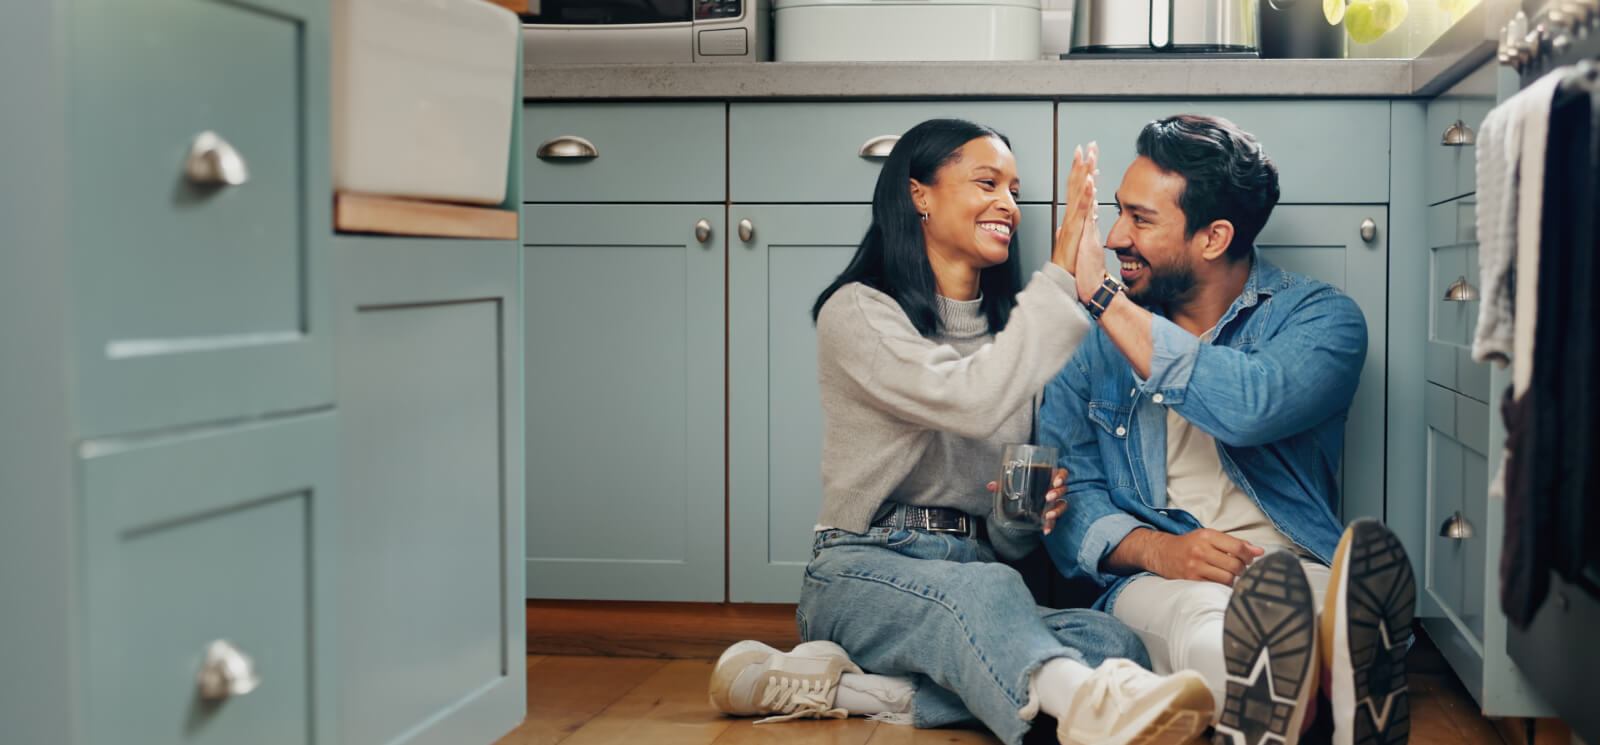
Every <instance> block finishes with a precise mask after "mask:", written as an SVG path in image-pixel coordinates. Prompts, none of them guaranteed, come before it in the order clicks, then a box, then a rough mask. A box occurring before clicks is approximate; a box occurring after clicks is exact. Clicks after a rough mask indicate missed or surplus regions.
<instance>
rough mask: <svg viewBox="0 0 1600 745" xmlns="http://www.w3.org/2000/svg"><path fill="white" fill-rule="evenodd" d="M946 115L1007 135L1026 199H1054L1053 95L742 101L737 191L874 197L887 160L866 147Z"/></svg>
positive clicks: (732, 176)
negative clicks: (978, 98) (1049, 99)
mask: <svg viewBox="0 0 1600 745" xmlns="http://www.w3.org/2000/svg"><path fill="white" fill-rule="evenodd" d="M939 117H954V118H958V119H968V120H970V121H974V122H977V123H979V124H983V125H985V126H988V127H993V128H994V129H995V130H996V131H998V132H1000V133H1001V134H1003V135H1005V136H1006V138H1007V139H1009V140H1010V141H1011V150H1012V152H1013V153H1015V154H1016V157H1017V175H1018V178H1019V179H1020V180H1021V181H1022V193H1021V197H1020V201H1023V202H1049V201H1050V200H1051V199H1053V198H1054V196H1055V187H1054V184H1053V183H1052V180H1053V174H1052V173H1051V170H1050V153H1051V149H1052V146H1051V139H1052V138H1051V128H1052V127H1053V126H1054V123H1053V122H1052V121H1051V113H1050V104H1049V103H1048V102H1045V101H1003V102H995V101H938V102H909V101H908V102H885V103H735V104H733V105H732V106H731V107H730V108H729V113H728V150H729V153H730V156H729V159H730V168H731V170H730V172H729V176H728V181H729V185H730V186H729V191H730V192H731V197H732V199H733V201H735V202H745V203H749V202H811V203H848V202H863V203H864V202H871V201H872V190H873V185H874V184H876V183H877V180H878V172H879V171H880V170H881V169H882V166H883V158H881V157H867V156H863V155H861V150H862V148H863V146H864V145H866V143H868V142H869V141H871V140H873V139H874V138H877V137H881V136H885V135H890V136H899V135H901V134H903V133H905V131H906V130H908V129H910V128H911V127H912V126H913V125H915V124H917V123H919V122H921V121H923V120H926V119H934V118H939ZM1062 173H1063V174H1064V173H1066V172H1065V171H1063V172H1062ZM1063 178H1065V177H1064V176H1063Z"/></svg>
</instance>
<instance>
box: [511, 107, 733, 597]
mask: <svg viewBox="0 0 1600 745" xmlns="http://www.w3.org/2000/svg"><path fill="white" fill-rule="evenodd" d="M726 110H727V107H726V104H723V103H720V102H718V103H704V102H697V103H669V104H628V103H604V104H561V105H553V106H532V107H528V108H527V109H526V110H525V115H524V118H523V125H522V132H523V139H524V143H525V146H526V156H525V158H524V163H525V167H524V180H525V184H526V186H525V190H524V199H525V200H526V201H527V204H525V205H524V207H523V220H524V221H525V223H526V224H527V225H530V226H537V228H536V229H530V230H527V231H525V232H524V237H525V239H526V245H525V247H524V255H525V257H526V258H525V263H524V276H523V283H524V286H525V288H526V292H527V303H526V307H525V316H524V328H525V329H526V340H525V344H526V356H527V362H526V373H525V374H526V390H527V402H526V416H527V421H528V432H529V436H528V439H527V445H526V452H527V455H526V462H527V469H528V484H529V486H528V512H527V514H528V522H527V554H526V558H527V596H528V597H540V598H574V599H590V600H679V601H720V600H722V599H723V597H724V591H723V585H724V580H723V572H724V568H723V564H724V562H723V555H724V553H723V552H724V543H725V531H724V521H725V514H726V512H725V506H724V505H725V497H724V495H725V490H724V486H723V485H724V479H725V477H724V463H725V456H724V452H725V451H724V447H725V432H726V428H725V425H724V415H725V410H726V404H725V402H724V379H725V378H724V376H725V372H724V339H725V336H726V332H725V321H724V319H725V310H724V304H725V302H726V301H725V294H726V278H725V271H726V269H725V264H726V255H727V242H726V241H727V230H726V221H727V206H726V196H725V195H726V193H727V188H726V183H727V181H726V179H727V176H726V166H725V164H726V163H727V155H726V144H725V143H726V130H727V119H726Z"/></svg>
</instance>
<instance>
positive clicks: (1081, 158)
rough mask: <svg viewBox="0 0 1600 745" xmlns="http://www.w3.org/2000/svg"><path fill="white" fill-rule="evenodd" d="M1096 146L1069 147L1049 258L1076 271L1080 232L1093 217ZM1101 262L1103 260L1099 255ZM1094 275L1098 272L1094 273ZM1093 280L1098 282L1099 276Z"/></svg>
mask: <svg viewBox="0 0 1600 745" xmlns="http://www.w3.org/2000/svg"><path fill="white" fill-rule="evenodd" d="M1099 169H1100V146H1099V145H1097V144H1095V143H1093V142H1091V143H1089V147H1088V148H1087V150H1085V148H1084V147H1083V146H1082V145H1079V146H1078V147H1076V148H1074V149H1073V151H1072V170H1070V171H1068V172H1067V190H1066V205H1065V206H1064V208H1063V211H1062V214H1061V225H1060V226H1058V227H1057V228H1056V237H1055V250H1054V251H1052V252H1051V254H1050V260H1051V261H1052V262H1054V263H1055V264H1056V265H1057V266H1059V267H1061V268H1062V269H1065V270H1067V271H1068V272H1076V271H1077V264H1078V246H1079V244H1080V243H1081V242H1082V240H1083V234H1084V232H1085V231H1086V229H1087V228H1088V227H1089V223H1090V221H1092V220H1093V219H1094V213H1095V209H1094V207H1095V186H1094V182H1095V179H1096V178H1098V177H1099V175H1100V170H1099ZM1101 263H1102V264H1104V263H1105V262H1104V259H1103V257H1102V260H1101ZM1095 276H1096V277H1097V278H1098V277H1099V276H1100V275H1098V274H1097V275H1095ZM1095 282H1096V283H1097V284H1098V283H1099V279H1096V280H1095Z"/></svg>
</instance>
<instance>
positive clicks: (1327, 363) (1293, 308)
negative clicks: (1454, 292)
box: [1039, 253, 1367, 608]
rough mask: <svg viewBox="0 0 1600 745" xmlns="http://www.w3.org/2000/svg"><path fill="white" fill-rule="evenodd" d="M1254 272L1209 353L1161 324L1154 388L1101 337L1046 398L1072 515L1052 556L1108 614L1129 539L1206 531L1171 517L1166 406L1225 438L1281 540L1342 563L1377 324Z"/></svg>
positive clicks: (1050, 439)
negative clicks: (1353, 439) (1108, 561)
mask: <svg viewBox="0 0 1600 745" xmlns="http://www.w3.org/2000/svg"><path fill="white" fill-rule="evenodd" d="M1253 260H1254V264H1253V265H1252V267H1251V270H1250V277H1249V279H1248V280H1247V281H1246V283H1245V288H1244V292H1243V293H1241V294H1240V295H1239V298H1238V299H1237V300H1234V301H1233V305H1231V306H1230V307H1229V308H1228V311H1227V312H1226V313H1224V314H1223V316H1222V319H1221V320H1219V321H1218V322H1217V326H1216V328H1215V329H1214V330H1213V331H1214V333H1213V338H1212V340H1211V342H1210V343H1209V344H1207V343H1202V342H1201V340H1200V339H1199V338H1198V337H1195V336H1194V335H1192V334H1190V333H1189V332H1187V331H1184V330H1183V329H1182V328H1179V327H1178V326H1177V325H1176V324H1174V323H1173V322H1172V321H1170V320H1168V319H1166V318H1164V317H1162V316H1161V315H1159V314H1158V315H1156V316H1155V317H1154V319H1153V325H1152V329H1151V337H1152V339H1151V340H1152V342H1153V344H1154V349H1155V353H1154V355H1153V357H1152V359H1151V363H1150V377H1149V379H1148V380H1144V379H1140V378H1139V377H1138V376H1137V375H1136V374H1135V373H1134V371H1133V366H1132V365H1131V364H1130V363H1129V362H1128V360H1127V358H1125V357H1123V356H1122V353H1121V352H1120V351H1118V350H1117V348H1116V345H1115V344H1113V343H1112V341H1111V339H1110V338H1109V337H1108V336H1106V334H1105V332H1104V331H1103V330H1101V329H1098V328H1097V329H1095V331H1094V333H1092V334H1091V335H1090V336H1089V337H1088V338H1087V339H1085V340H1084V343H1083V346H1082V347H1081V348H1080V349H1079V350H1078V352H1077V354H1076V355H1074V356H1073V358H1072V360H1071V361H1069V362H1068V363H1067V366H1066V367H1065V368H1063V369H1062V370H1061V372H1060V373H1059V374H1057V375H1056V377H1055V378H1054V379H1053V380H1051V381H1050V384H1049V386H1048V387H1046V388H1045V394H1044V405H1043V408H1042V409H1041V410H1040V414H1039V427H1040V438H1041V442H1042V443H1043V444H1045V445H1053V446H1055V447H1056V448H1058V449H1060V452H1061V458H1060V465H1061V467H1063V468H1066V469H1067V470H1068V477H1067V497H1066V498H1067V500H1068V505H1067V511H1066V513H1065V514H1064V515H1062V517H1061V518H1060V520H1059V521H1058V522H1057V524H1056V528H1055V530H1054V531H1052V532H1051V534H1050V535H1048V536H1045V539H1044V543H1045V547H1046V548H1047V549H1048V550H1049V552H1050V558H1051V559H1052V560H1053V561H1054V562H1055V565H1056V566H1057V568H1059V569H1060V571H1061V573H1062V574H1064V575H1066V576H1067V577H1087V578H1089V579H1092V580H1094V581H1095V582H1097V583H1098V584H1099V585H1100V586H1101V587H1105V588H1107V592H1105V593H1103V594H1102V595H1101V598H1100V600H1099V602H1098V603H1096V607H1101V608H1109V607H1110V606H1111V604H1112V602H1113V601H1114V599H1115V595H1116V593H1117V591H1119V590H1120V589H1121V587H1122V585H1123V584H1124V583H1125V582H1126V581H1127V580H1128V579H1129V577H1124V576H1121V575H1117V574H1114V573H1111V572H1107V571H1104V570H1103V569H1102V568H1101V564H1100V563H1101V560H1103V559H1104V558H1105V557H1106V556H1108V555H1110V554H1111V552H1112V550H1113V549H1115V548H1116V547H1117V545H1118V544H1120V543H1121V542H1122V539H1123V538H1125V537H1126V536H1127V535H1128V533H1129V532H1131V531H1132V530H1133V529H1135V528H1139V527H1146V528H1153V529H1155V530H1161V531H1166V532H1168V533H1173V534H1182V533H1187V532H1189V531H1191V530H1194V529H1196V528H1199V527H1201V525H1200V523H1199V522H1198V521H1197V520H1196V519H1195V518H1194V516H1193V515H1190V514H1189V513H1188V512H1185V511H1183V510H1179V509H1167V488H1166V484H1167V474H1166V468H1167V462H1166V456H1167V442H1166V437H1167V423H1166V415H1167V412H1166V408H1167V407H1172V408H1173V409H1175V410H1176V411H1177V412H1178V414H1180V415H1181V416H1183V418H1185V419H1187V420H1189V421H1190V422H1191V423H1193V424H1194V426H1196V427H1198V428H1200V429H1201V430H1202V431H1204V432H1206V433H1208V434H1210V435H1211V436H1213V437H1214V438H1216V441H1217V449H1218V451H1219V452H1218V456H1219V457H1220V459H1221V461H1222V467H1223V469H1224V470H1225V471H1226V472H1227V474H1228V476H1229V477H1230V478H1232V479H1233V481H1234V483H1236V484H1238V486H1239V488H1240V489H1241V490H1243V491H1244V493H1245V494H1247V495H1249V497H1250V498H1251V499H1252V500H1254V501H1255V503H1256V505H1257V506H1259V507H1260V508H1261V511H1262V512H1264V513H1266V515H1267V517H1268V519H1270V520H1271V521H1272V524H1273V525H1274V526H1276V527H1277V529H1278V530H1279V531H1281V532H1282V533H1283V534H1284V535H1285V536H1287V537H1288V538H1289V539H1290V540H1292V541H1294V542H1295V543H1296V544H1298V545H1299V546H1300V547H1302V548H1304V549H1305V550H1307V551H1309V552H1310V553H1311V554H1313V555H1315V556H1316V557H1317V558H1319V559H1321V560H1322V561H1323V562H1324V563H1329V562H1331V561H1332V559H1333V552H1334V548H1335V547H1336V546H1337V544H1338V541H1339V535H1340V533H1341V531H1342V526H1341V525H1340V523H1339V520H1338V518H1337V517H1335V516H1334V508H1335V506H1336V505H1337V504H1338V498H1339V495H1338V484H1337V482H1336V481H1335V478H1336V475H1337V473H1338V468H1339V456H1340V454H1341V452H1342V450H1343V445H1344V424H1345V419H1346V417H1347V416H1348V413H1349V409H1350V402H1351V400H1352V399H1353V398H1354V396H1355V390H1356V383H1357V379H1358V378H1359V377H1360V374H1361V365H1362V363H1363V362H1364V361H1365V360H1366V353H1367V326H1366V321H1365V319H1364V318H1363V317H1362V315H1361V309H1360V308H1359V307H1357V306H1356V303H1355V301H1354V300H1351V299H1350V298H1349V297H1347V296H1346V295H1345V294H1344V293H1342V292H1340V291H1339V290H1337V289H1335V288H1334V287H1332V286H1330V285H1328V284H1325V283H1323V282H1319V281H1316V280H1314V279H1311V278H1309V277H1305V276H1303V275H1299V274H1294V273H1291V272H1286V271H1283V270H1282V269H1279V268H1278V267H1276V266H1273V265H1272V264H1270V263H1268V262H1267V261H1265V260H1264V259H1262V258H1261V256H1260V254H1259V253H1258V254H1256V255H1255V256H1254V257H1253Z"/></svg>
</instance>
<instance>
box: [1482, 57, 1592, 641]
mask: <svg viewBox="0 0 1600 745" xmlns="http://www.w3.org/2000/svg"><path fill="white" fill-rule="evenodd" d="M1570 69H1571V68H1562V69H1560V70H1556V71H1554V72H1551V73H1549V74H1547V75H1545V76H1544V77H1542V78H1540V79H1539V80H1538V81H1536V82H1534V83H1533V84H1532V85H1529V86H1528V87H1527V88H1524V89H1523V91H1522V92H1521V93H1519V94H1517V96H1514V97H1513V98H1512V99H1510V100H1508V101H1507V102H1506V104H1507V105H1508V106H1507V111H1508V116H1509V117H1510V118H1511V119H1510V128H1512V129H1519V130H1520V136H1518V137H1517V138H1516V140H1515V141H1513V142H1509V143H1506V151H1505V152H1514V156H1513V157H1515V159H1516V164H1517V165H1516V168H1515V174H1516V176H1515V179H1514V180H1513V181H1512V183H1513V185H1514V187H1515V193H1514V195H1510V194H1507V195H1500V197H1504V198H1505V199H1506V200H1507V202H1509V203H1497V204H1496V208H1497V210H1498V211H1499V215H1500V216H1501V217H1500V220H1499V221H1498V224H1497V225H1496V227H1497V228H1498V229H1500V230H1504V229H1505V228H1506V227H1507V222H1506V220H1507V216H1508V215H1509V216H1510V219H1509V222H1510V223H1511V224H1512V225H1514V231H1513V233H1512V241H1511V244H1510V247H1509V251H1507V252H1506V253H1509V254H1510V256H1509V259H1510V266H1511V268H1510V270H1509V271H1510V273H1511V275H1512V278H1513V279H1512V285H1513V288H1512V291H1511V292H1512V296H1511V298H1510V302H1509V306H1510V310H1511V317H1510V318H1509V319H1507V318H1505V317H1503V316H1501V317H1497V318H1496V319H1495V320H1496V321H1497V322H1498V323H1500V324H1501V325H1502V331H1503V327H1504V326H1505V325H1507V321H1509V326H1510V327H1511V332H1512V333H1511V337H1512V338H1511V359H1512V360H1513V361H1514V365H1513V369H1512V389H1511V390H1510V391H1508V392H1507V393H1506V395H1505V398H1504V400H1503V401H1502V403H1501V411H1502V414H1503V416H1504V418H1505V423H1506V451H1507V452H1506V455H1505V457H1504V459H1503V461H1502V466H1501V467H1502V473H1501V474H1500V475H1499V476H1498V477H1497V478H1496V479H1495V482H1496V483H1499V484H1500V485H1501V487H1502V488H1503V490H1504V493H1503V497H1504V500H1505V503H1504V505H1505V532H1504V536H1503V544H1502V550H1501V555H1500V607H1501V609H1502V610H1503V611H1505V614H1506V617H1507V620H1508V621H1510V623H1511V624H1512V625H1513V626H1516V627H1518V628H1523V627H1526V625H1527V624H1528V623H1529V622H1530V621H1531V620H1532V618H1533V616H1534V614H1535V613H1537V612H1538V610H1539V607H1540V606H1541V605H1542V604H1543V602H1544V599H1545V595H1546V593H1547V592H1548V589H1549V580H1550V570H1551V568H1552V565H1553V563H1554V561H1553V560H1554V557H1555V551H1554V548H1555V538H1556V532H1557V527H1558V525H1557V518H1556V517H1555V515H1554V513H1553V512H1552V508H1553V506H1554V505H1555V503H1556V501H1557V498H1558V495H1559V494H1560V492H1561V488H1562V486H1561V485H1562V483H1563V481H1564V480H1566V479H1567V476H1566V475H1564V472H1563V469H1562V467H1561V466H1562V462H1563V461H1564V460H1565V458H1564V457H1563V455H1564V451H1565V445H1566V444H1576V443H1564V441H1565V440H1567V439H1569V437H1568V434H1567V433H1566V432H1565V430H1567V429H1568V424H1569V422H1566V421H1564V419H1565V418H1564V417H1563V416H1562V407H1564V406H1566V405H1567V403H1566V402H1565V401H1564V400H1563V399H1564V396H1563V395H1562V394H1563V389H1564V388H1565V385H1564V383H1565V382H1566V381H1565V380H1564V373H1565V372H1566V370H1565V369H1564V368H1565V367H1567V365H1565V364H1563V363H1564V361H1565V358H1564V357H1563V356H1562V355H1563V353H1564V352H1565V351H1570V350H1568V348H1567V347H1568V345H1564V344H1562V337H1563V336H1565V335H1567V334H1568V333H1569V332H1570V331H1571V330H1572V329H1569V328H1566V327H1565V326H1564V322H1565V321H1570V320H1573V319H1571V318H1570V316H1571V313H1570V311H1569V308H1570V304H1571V301H1572V300H1573V298H1574V297H1575V295H1574V293H1573V289H1574V288H1573V286H1572V282H1571V280H1572V279H1573V278H1572V277H1570V276H1567V275H1569V274H1570V272H1571V271H1572V270H1574V269H1576V268H1577V267H1576V266H1573V265H1572V264H1571V261H1570V259H1572V258H1573V252H1572V248H1573V247H1572V246H1570V245H1565V244H1566V243H1568V242H1569V241H1570V240H1571V236H1570V235H1568V233H1569V232H1570V231H1569V229H1568V223H1567V222H1565V221H1564V220H1565V218H1564V217H1555V218H1554V219H1557V220H1562V221H1560V222H1550V220H1551V219H1552V218H1553V217H1554V215H1562V216H1571V215H1573V214H1574V213H1576V212H1577V211H1578V210H1575V209H1574V205H1572V204H1571V199H1572V197H1573V196H1575V195H1574V194H1573V193H1572V192H1573V191H1574V190H1573V189H1572V188H1570V184H1569V183H1568V182H1569V181H1570V180H1571V177H1574V176H1579V175H1583V174H1582V170H1581V169H1572V168H1571V167H1570V164H1569V163H1568V162H1567V161H1568V160H1569V159H1570V158H1571V157H1572V156H1573V155H1574V154H1575V153H1572V152H1570V148H1569V143H1568V141H1569V140H1570V139H1571V138H1570V137H1569V136H1568V135H1567V134H1565V133H1568V132H1569V131H1570V130H1571V129H1572V127H1571V123H1570V122H1567V121H1565V120H1563V122H1561V123H1559V127H1557V128H1559V129H1560V131H1561V132H1563V133H1564V134H1562V135H1561V136H1559V137H1557V138H1556V139H1555V140H1552V139H1551V137H1550V135H1551V132H1552V131H1555V130H1554V129H1553V127H1554V126H1556V125H1553V124H1552V122H1551V118H1552V116H1553V114H1554V112H1553V102H1554V100H1555V92H1556V89H1557V87H1558V84H1559V83H1560V81H1562V80H1564V79H1565V78H1566V77H1567V74H1568V71H1570ZM1585 118H1587V112H1585ZM1584 124H1587V121H1585V122H1584ZM1549 145H1556V146H1557V147H1555V148H1554V149H1549V148H1548V147H1547V146H1549ZM1513 148H1514V150H1513ZM1547 165H1548V166H1549V167H1548V168H1547V167H1546V166H1547ZM1546 194H1549V196H1550V200H1549V201H1548V203H1547V201H1546V199H1545V196H1546ZM1497 198H1498V197H1497ZM1547 207H1548V208H1550V210H1549V211H1550V212H1551V213H1552V214H1547V209H1546V208H1547ZM1480 209H1481V203H1480ZM1481 215H1482V213H1480V222H1481V221H1482V220H1483V217H1482V216H1481ZM1499 248H1501V249H1504V247H1503V246H1502V247H1499ZM1541 271H1543V272H1544V273H1545V276H1543V277H1541V276H1540V272H1541ZM1481 310H1482V309H1481V308H1480V311H1481ZM1541 316H1544V317H1547V318H1548V319H1550V322H1549V323H1545V324H1542V325H1541V324H1539V323H1538V320H1539V318H1540V317H1541ZM1481 318H1482V315H1480V319H1481ZM1480 323H1481V320H1480ZM1479 338H1480V339H1481V338H1482V328H1481V327H1480V329H1479ZM1497 338H1498V337H1497ZM1477 341H1478V340H1477V339H1475V340H1474V348H1473V353H1474V357H1476V356H1477V354H1478V351H1479V347H1478V345H1477ZM1583 384H1584V385H1589V383H1588V382H1587V381H1585V382H1584V383H1583ZM1584 442H1585V443H1587V440H1585V441H1584ZM1495 496H1496V497H1500V496H1502V495H1501V494H1495Z"/></svg>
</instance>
